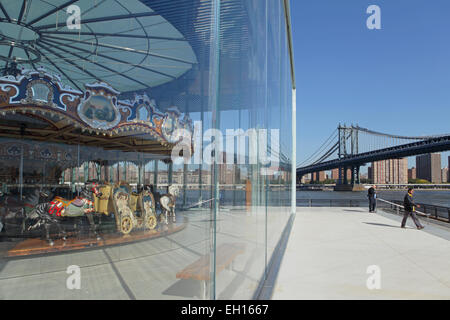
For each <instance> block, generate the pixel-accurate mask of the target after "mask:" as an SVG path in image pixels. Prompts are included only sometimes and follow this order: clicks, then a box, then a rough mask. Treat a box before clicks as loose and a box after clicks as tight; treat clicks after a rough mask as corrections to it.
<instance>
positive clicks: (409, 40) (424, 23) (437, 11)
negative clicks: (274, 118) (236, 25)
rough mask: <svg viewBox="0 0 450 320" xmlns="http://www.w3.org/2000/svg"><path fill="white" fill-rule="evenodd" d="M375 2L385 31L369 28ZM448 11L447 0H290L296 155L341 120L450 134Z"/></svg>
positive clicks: (310, 150)
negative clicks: (369, 19) (296, 115)
mask: <svg viewBox="0 0 450 320" xmlns="http://www.w3.org/2000/svg"><path fill="white" fill-rule="evenodd" d="M372 4H375V5H378V6H379V7H380V8H381V28H382V29H381V30H369V29H368V28H367V27H366V20H367V18H368V17H369V14H367V13H366V9H367V7H368V6H369V5H372ZM449 17H450V1H449V0H432V1H430V0H395V1H393V0H387V1H382V0H372V1H364V0H301V1H300V0H291V19H292V29H293V41H294V54H295V72H296V81H297V110H298V111H297V113H298V117H297V162H300V161H301V160H304V159H305V158H307V157H308V156H309V155H310V154H311V153H313V152H314V151H315V150H316V149H317V148H318V147H319V146H320V145H321V144H322V142H323V141H325V140H326V139H327V138H328V136H329V135H330V134H331V132H332V131H333V130H334V129H335V128H336V127H337V125H338V123H339V122H341V123H346V124H351V123H353V124H359V125H360V126H362V127H366V128H370V129H373V130H375V131H381V132H386V133H392V134H399V135H406V136H411V135H429V134H443V133H450V18H449ZM449 154H450V153H449V152H446V153H443V154H442V156H443V157H442V158H443V161H442V164H443V166H447V165H448V162H447V161H448V160H447V159H448V155H449ZM444 159H445V160H444ZM409 164H410V166H414V165H415V160H414V158H410V159H409Z"/></svg>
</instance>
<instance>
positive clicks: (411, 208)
mask: <svg viewBox="0 0 450 320" xmlns="http://www.w3.org/2000/svg"><path fill="white" fill-rule="evenodd" d="M413 194H414V190H413V189H412V188H408V193H407V194H406V195H405V199H404V200H403V206H404V208H405V213H404V215H403V220H402V228H404V227H405V225H406V220H407V219H408V216H409V215H411V217H412V219H413V221H414V223H415V224H416V227H417V229H418V230H420V229H423V228H425V227H424V226H422V225H421V224H420V221H419V219H418V218H417V216H416V212H415V211H416V207H418V208H420V206H419V205H417V204H415V203H414V200H413Z"/></svg>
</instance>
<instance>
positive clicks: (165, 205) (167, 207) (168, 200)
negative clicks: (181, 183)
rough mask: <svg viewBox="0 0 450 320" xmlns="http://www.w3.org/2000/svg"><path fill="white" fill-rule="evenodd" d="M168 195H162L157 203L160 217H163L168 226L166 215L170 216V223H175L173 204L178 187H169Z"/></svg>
mask: <svg viewBox="0 0 450 320" xmlns="http://www.w3.org/2000/svg"><path fill="white" fill-rule="evenodd" d="M168 189H169V190H168V193H167V194H163V195H162V196H161V198H160V199H159V203H160V204H161V211H162V212H161V215H162V214H164V216H165V223H166V224H168V223H169V220H168V215H170V216H172V222H174V223H175V222H176V216H175V204H176V196H177V195H178V192H179V190H178V187H177V186H174V185H172V186H169V188H168Z"/></svg>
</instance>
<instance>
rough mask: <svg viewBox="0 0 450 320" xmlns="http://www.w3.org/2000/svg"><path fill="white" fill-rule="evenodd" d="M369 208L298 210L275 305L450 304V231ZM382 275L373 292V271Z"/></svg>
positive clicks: (277, 285) (279, 277)
mask: <svg viewBox="0 0 450 320" xmlns="http://www.w3.org/2000/svg"><path fill="white" fill-rule="evenodd" d="M421 221H423V222H422V224H424V225H425V229H423V230H422V231H419V230H417V229H416V228H415V227H414V226H413V224H412V221H411V219H410V218H409V219H408V224H407V229H401V228H400V217H397V216H395V215H391V214H383V213H381V212H380V211H379V212H378V213H377V214H372V213H368V212H367V210H365V209H363V208H300V207H299V208H297V215H296V218H295V220H294V224H293V227H292V232H291V235H290V238H289V241H288V244H287V248H286V252H285V255H284V258H283V260H282V263H281V266H280V269H279V273H278V278H277V282H276V284H275V288H274V293H273V299H450V268H449V261H450V229H444V227H439V226H434V225H432V224H431V223H430V224H428V223H427V222H426V220H423V219H421ZM371 265H377V266H379V267H380V271H381V278H380V279H381V289H380V290H369V289H368V288H367V286H366V281H367V279H368V278H369V276H370V274H367V273H366V272H367V267H368V266H371Z"/></svg>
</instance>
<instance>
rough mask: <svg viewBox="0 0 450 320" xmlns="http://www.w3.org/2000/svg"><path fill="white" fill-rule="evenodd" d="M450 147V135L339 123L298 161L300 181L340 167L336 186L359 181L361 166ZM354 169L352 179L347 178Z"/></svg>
mask: <svg viewBox="0 0 450 320" xmlns="http://www.w3.org/2000/svg"><path fill="white" fill-rule="evenodd" d="M448 150H450V134H440V135H431V136H399V135H394V134H388V133H382V132H377V131H373V130H370V129H366V128H362V127H359V126H357V125H356V126H354V125H351V126H346V125H344V126H341V125H340V124H339V126H338V127H337V129H336V130H334V131H333V133H332V134H331V135H330V136H329V137H328V139H327V140H325V141H324V142H323V144H322V145H321V146H320V147H319V148H318V149H317V150H316V151H315V152H314V153H313V154H312V155H311V156H310V157H309V158H307V159H305V161H303V162H302V163H299V164H297V183H299V181H300V180H301V178H302V176H303V175H305V174H308V173H314V172H319V171H324V170H331V169H336V168H338V169H339V179H338V182H337V185H349V186H353V185H355V184H359V183H360V181H359V176H360V175H359V171H360V167H361V166H364V165H365V164H367V163H370V162H374V161H380V160H387V159H398V158H404V157H410V156H414V155H419V154H424V153H432V152H442V151H448ZM347 170H351V179H350V181H349V179H348V178H347V174H345V173H346V172H347Z"/></svg>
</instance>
